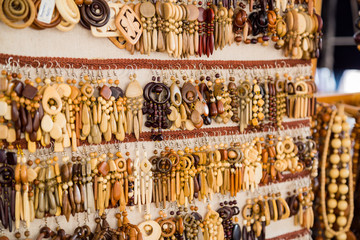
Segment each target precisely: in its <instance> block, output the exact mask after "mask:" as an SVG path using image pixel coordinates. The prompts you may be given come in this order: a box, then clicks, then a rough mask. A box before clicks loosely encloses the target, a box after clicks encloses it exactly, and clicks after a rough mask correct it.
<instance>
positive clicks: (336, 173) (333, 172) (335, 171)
mask: <svg viewBox="0 0 360 240" xmlns="http://www.w3.org/2000/svg"><path fill="white" fill-rule="evenodd" d="M329 174H330V177H331V178H333V179H335V178H338V177H339V169H337V168H332V169H331V170H330V173H329Z"/></svg>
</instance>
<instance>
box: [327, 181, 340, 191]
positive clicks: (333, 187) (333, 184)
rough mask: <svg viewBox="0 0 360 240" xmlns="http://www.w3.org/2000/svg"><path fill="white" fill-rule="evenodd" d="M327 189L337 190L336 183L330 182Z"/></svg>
mask: <svg viewBox="0 0 360 240" xmlns="http://www.w3.org/2000/svg"><path fill="white" fill-rule="evenodd" d="M328 191H329V192H330V193H336V192H337V191H338V185H337V184H336V183H330V184H329V186H328Z"/></svg>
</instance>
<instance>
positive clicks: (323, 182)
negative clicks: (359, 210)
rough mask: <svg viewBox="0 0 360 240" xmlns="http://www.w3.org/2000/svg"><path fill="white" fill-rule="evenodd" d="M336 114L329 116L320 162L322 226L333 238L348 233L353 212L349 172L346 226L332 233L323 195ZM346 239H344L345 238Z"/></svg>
mask: <svg viewBox="0 0 360 240" xmlns="http://www.w3.org/2000/svg"><path fill="white" fill-rule="evenodd" d="M336 114H337V110H334V111H333V112H332V114H331V118H330V122H329V128H328V131H327V134H326V140H325V146H324V151H323V154H322V162H321V207H322V215H323V219H324V224H325V228H326V230H327V231H328V232H329V233H330V234H331V235H334V236H339V235H340V234H343V233H346V232H347V231H349V229H350V226H351V222H352V218H353V211H354V204H353V178H352V171H349V202H350V213H349V217H348V221H347V224H346V226H345V228H343V229H342V230H339V231H334V230H333V229H332V228H331V227H330V226H329V221H328V217H327V211H326V202H325V199H326V193H325V183H326V160H327V156H328V155H327V154H328V148H329V143H330V136H331V129H332V126H333V123H334V119H335V116H336ZM348 165H349V166H348V167H349V169H350V170H351V169H352V162H351V161H349V163H348ZM345 239H346V238H345Z"/></svg>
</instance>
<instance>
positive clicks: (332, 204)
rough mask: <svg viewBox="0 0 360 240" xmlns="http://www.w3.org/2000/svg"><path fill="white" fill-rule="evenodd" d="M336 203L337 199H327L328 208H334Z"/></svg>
mask: <svg viewBox="0 0 360 240" xmlns="http://www.w3.org/2000/svg"><path fill="white" fill-rule="evenodd" d="M336 205H337V201H336V200H335V199H333V198H332V199H329V200H328V201H327V206H328V207H329V208H331V209H334V208H336Z"/></svg>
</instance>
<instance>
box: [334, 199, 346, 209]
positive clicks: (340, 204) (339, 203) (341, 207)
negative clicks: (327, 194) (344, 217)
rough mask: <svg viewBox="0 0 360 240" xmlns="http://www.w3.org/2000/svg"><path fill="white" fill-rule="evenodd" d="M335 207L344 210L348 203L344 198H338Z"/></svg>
mask: <svg viewBox="0 0 360 240" xmlns="http://www.w3.org/2000/svg"><path fill="white" fill-rule="evenodd" d="M337 207H338V209H339V210H340V211H345V210H346V209H347V207H348V203H347V201H345V200H339V202H338V206H337Z"/></svg>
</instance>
